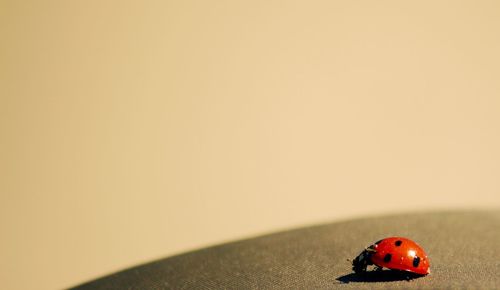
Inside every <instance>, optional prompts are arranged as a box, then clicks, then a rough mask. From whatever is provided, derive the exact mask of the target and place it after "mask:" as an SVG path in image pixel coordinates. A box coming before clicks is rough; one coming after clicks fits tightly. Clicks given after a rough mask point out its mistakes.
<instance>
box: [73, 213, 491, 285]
mask: <svg viewBox="0 0 500 290" xmlns="http://www.w3.org/2000/svg"><path fill="white" fill-rule="evenodd" d="M387 236H405V237H408V238H410V239H413V240H414V241H416V242H417V243H419V244H420V245H421V246H422V247H423V248H424V249H425V250H426V251H427V254H428V256H429V258H430V262H431V271H432V273H431V274H430V275H428V276H425V277H421V278H417V279H413V280H410V281H406V280H404V279H403V278H402V277H400V276H397V275H393V274H392V271H384V272H382V273H372V274H370V275H368V276H367V277H359V276H356V275H354V274H352V271H351V264H350V262H349V261H347V259H352V258H354V257H355V256H356V255H357V254H358V253H359V252H360V251H361V250H362V249H363V248H364V247H365V246H368V245H369V244H371V243H373V242H375V241H377V240H379V239H381V238H384V237H387ZM499 273H500V211H482V212H480V211H474V212H472V211H471V212H432V213H419V214H407V215H393V216H383V217H377V218H366V219H357V220H351V221H344V222H338V223H332V224H326V225H319V226H313V227H307V228H301V229H297V230H290V231H286V232H279V233H276V234H271V235H266V236H261V237H257V238H252V239H247V240H243V241H237V242H233V243H228V244H223V245H220V246H215V247H210V248H206V249H202V250H198V251H194V252H189V253H186V254H182V255H178V256H174V257H170V258H165V259H162V260H159V261H155V262H152V263H148V264H145V265H140V266H137V267H134V268H131V269H128V270H125V271H122V272H118V273H115V274H112V275H109V276H107V277H104V278H101V279H97V280H95V281H92V282H89V283H86V284H83V285H80V286H78V287H75V288H74V289H79V290H84V289H143V290H144V289H359V288H362V289H387V288H404V289H414V288H415V289H444V288H446V289H449V288H459V289H499V288H500V274H499Z"/></svg>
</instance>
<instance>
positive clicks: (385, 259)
mask: <svg viewBox="0 0 500 290" xmlns="http://www.w3.org/2000/svg"><path fill="white" fill-rule="evenodd" d="M391 259H392V255H391V254H385V256H384V262H386V263H389V262H390V261H391ZM413 265H415V261H413Z"/></svg>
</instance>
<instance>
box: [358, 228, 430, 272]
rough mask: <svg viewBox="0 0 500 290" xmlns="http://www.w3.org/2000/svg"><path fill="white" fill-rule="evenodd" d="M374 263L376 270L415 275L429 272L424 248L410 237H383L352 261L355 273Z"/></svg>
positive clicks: (364, 270)
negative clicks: (397, 271)
mask: <svg viewBox="0 0 500 290" xmlns="http://www.w3.org/2000/svg"><path fill="white" fill-rule="evenodd" d="M369 265H375V266H376V269H377V270H381V269H382V268H388V269H391V270H400V271H407V272H411V273H414V274H417V275H427V274H429V273H430V272H431V270H430V268H429V267H430V264H429V258H427V254H426V253H425V251H424V249H422V248H421V247H420V246H419V245H418V244H417V243H415V242H414V241H412V240H410V239H406V238H402V237H390V238H385V239H383V240H380V241H378V242H376V243H375V244H373V245H371V246H369V247H368V248H366V249H365V250H363V252H361V253H360V254H359V255H358V256H357V257H356V258H354V260H353V261H352V269H353V271H354V272H356V273H362V272H366V267H367V266H369Z"/></svg>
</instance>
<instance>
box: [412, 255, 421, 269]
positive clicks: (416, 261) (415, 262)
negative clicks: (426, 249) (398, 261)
mask: <svg viewBox="0 0 500 290" xmlns="http://www.w3.org/2000/svg"><path fill="white" fill-rule="evenodd" d="M418 264H420V257H419V256H415V258H413V267H415V268H416V267H418Z"/></svg>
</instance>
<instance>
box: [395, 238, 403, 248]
mask: <svg viewBox="0 0 500 290" xmlns="http://www.w3.org/2000/svg"><path fill="white" fill-rule="evenodd" d="M402 243H403V242H401V241H400V240H397V241H396V242H395V243H394V244H395V245H396V247H399V246H401V244H402Z"/></svg>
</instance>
